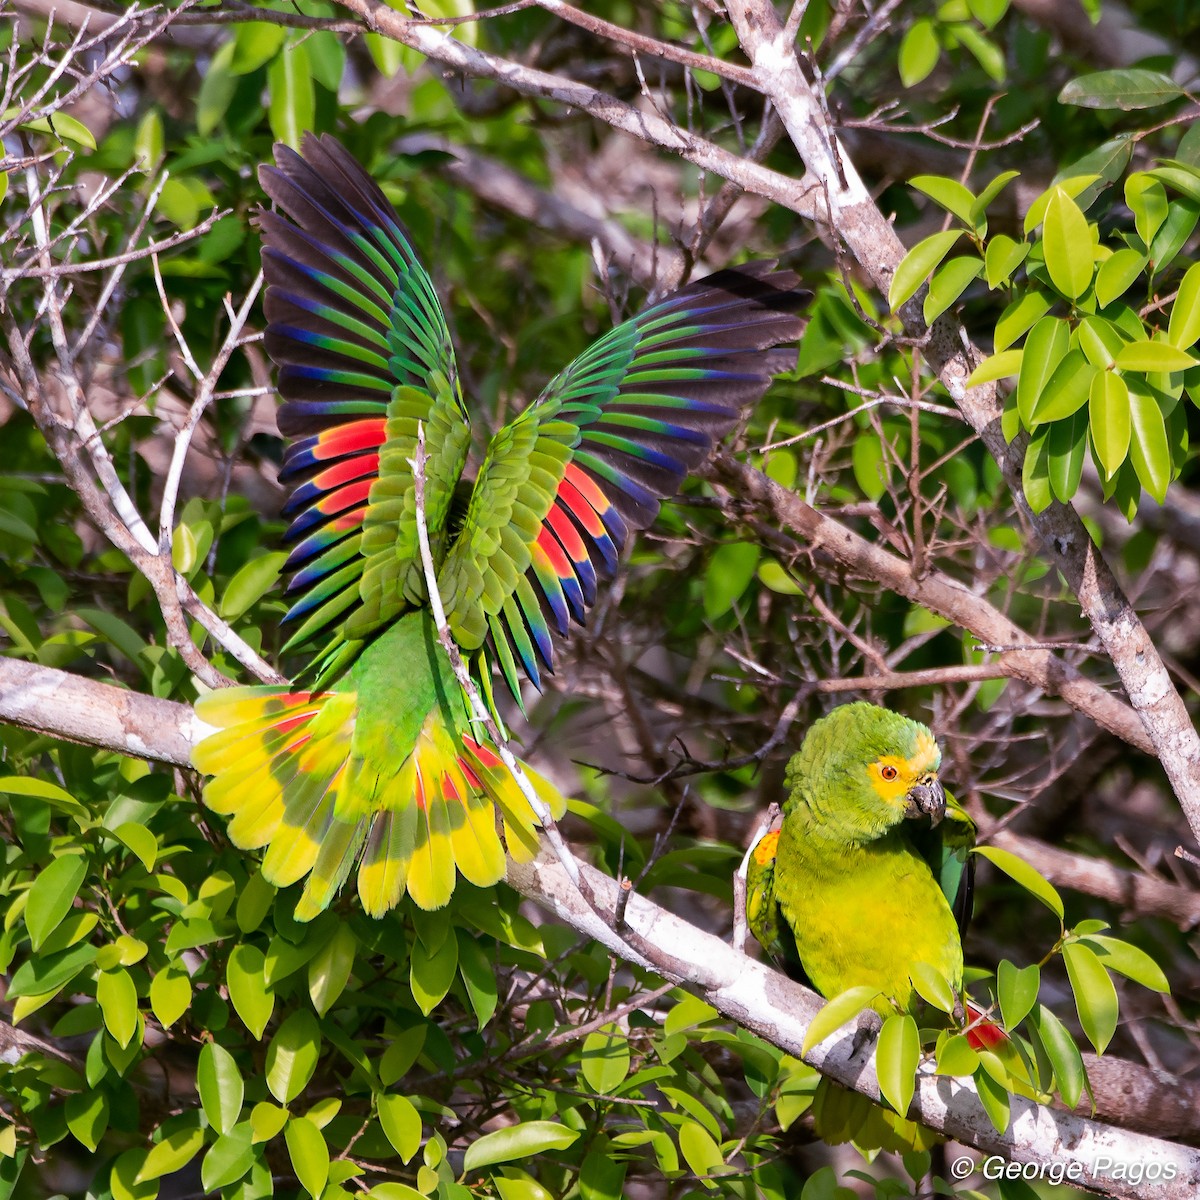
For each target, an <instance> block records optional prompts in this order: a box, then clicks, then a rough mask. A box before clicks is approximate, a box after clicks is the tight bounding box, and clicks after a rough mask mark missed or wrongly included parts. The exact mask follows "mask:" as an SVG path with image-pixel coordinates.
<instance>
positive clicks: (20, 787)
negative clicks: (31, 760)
mask: <svg viewBox="0 0 1200 1200" xmlns="http://www.w3.org/2000/svg"><path fill="white" fill-rule="evenodd" d="M0 793H5V794H7V795H9V796H36V797H37V798H38V799H40V800H45V801H46V803H47V804H49V805H50V807H51V808H54V809H57V810H58V811H59V812H63V813H66V814H67V816H69V817H74V818H76V819H77V820H79V821H80V822H81V823H84V824H85V825H86V824H87V823H89V822H90V821H91V818H92V814H91V813H90V812H88V810H87V809H86V808H84V806H83V805H82V804H80V803H79V801H78V800H76V799H75V797H74V796H72V795H71V793H70V792H67V791H64V790H63V789H62V788H60V787H59V786H58V784H57V783H51V782H49V780H46V779H36V778H34V777H33V776H26V775H10V776H7V777H6V778H0Z"/></svg>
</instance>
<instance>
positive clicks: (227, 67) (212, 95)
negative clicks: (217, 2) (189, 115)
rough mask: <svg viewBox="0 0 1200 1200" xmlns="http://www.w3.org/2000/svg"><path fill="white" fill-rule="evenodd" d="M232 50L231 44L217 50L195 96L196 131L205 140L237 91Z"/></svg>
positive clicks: (233, 51) (234, 49)
mask: <svg viewBox="0 0 1200 1200" xmlns="http://www.w3.org/2000/svg"><path fill="white" fill-rule="evenodd" d="M280 32H282V30H281V31H280ZM236 50H237V44H236V42H234V41H228V42H226V43H225V44H224V45H223V46H220V47H218V49H217V51H216V53H215V54H214V55H213V56H212V58H211V60H210V61H209V64H208V70H207V71H205V72H204V75H203V77H202V78H201V80H200V90H199V91H198V92H197V93H196V131H197V132H198V133H199V134H200V135H201V136H202V137H207V136H208V135H209V134H210V133H212V131H213V130H214V129H216V127H217V126H218V125H219V124H220V123H221V121H222V120H224V118H225V114H226V113H227V112H228V111H229V105H230V104H231V103H232V101H233V97H234V93H235V92H236V91H237V82H238V81H237V75H238V73H237V72H235V71H234V70H233V60H234V54H235V52H236Z"/></svg>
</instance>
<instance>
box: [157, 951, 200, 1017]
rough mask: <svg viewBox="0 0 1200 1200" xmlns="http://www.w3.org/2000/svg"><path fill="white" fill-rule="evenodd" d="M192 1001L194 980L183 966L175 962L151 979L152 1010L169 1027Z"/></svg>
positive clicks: (185, 1010)
mask: <svg viewBox="0 0 1200 1200" xmlns="http://www.w3.org/2000/svg"><path fill="white" fill-rule="evenodd" d="M191 1003H192V981H191V978H190V977H189V975H188V973H187V971H186V970H185V969H184V968H183V967H182V966H177V965H175V964H174V963H172V964H170V965H169V966H166V967H163V969H162V970H161V971H156V972H155V975H154V978H153V979H152V980H151V981H150V1011H151V1012H153V1013H154V1015H155V1017H156V1018H157V1019H158V1023H159V1024H160V1025H161V1026H162V1027H163V1028H164V1029H168V1028H170V1026H172V1025H174V1024H175V1022H176V1021H178V1020H179V1018H180V1017H181V1016H183V1014H184V1013H185V1012H187V1010H188V1008H189V1007H190V1005H191Z"/></svg>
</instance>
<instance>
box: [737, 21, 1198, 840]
mask: <svg viewBox="0 0 1200 1200" xmlns="http://www.w3.org/2000/svg"><path fill="white" fill-rule="evenodd" d="M729 15H730V19H731V21H732V22H733V24H734V27H735V29H736V30H737V34H738V38H739V40H740V42H741V44H742V47H743V49H744V50H745V51H746V53H747V55H748V56H749V57H750V60H751V62H752V63H753V64H754V69H755V72H756V73H757V75H758V80H759V85H760V87H761V88H762V90H763V91H764V93H765V94H766V95H767V96H768V97H769V98H770V99H771V101H772V102H773V103H774V104H775V106H776V108H777V109H778V111H779V115H780V117H781V118H782V120H783V123H784V125H785V127H786V128H787V131H788V134H789V135H790V137H791V139H792V141H793V143H794V144H795V146H796V149H797V150H798V151H799V153H800V156H801V158H802V159H803V160H804V165H805V167H806V168H807V171H808V174H809V176H810V177H811V178H813V179H814V180H816V181H819V184H820V187H821V189H822V197H823V200H824V205H825V207H826V210H827V213H828V219H829V221H830V223H831V224H832V225H833V226H834V227H835V228H836V229H837V231H838V233H839V235H840V236H841V237H842V239H843V240H844V241H845V243H846V245H847V246H849V247H850V250H851V252H852V253H853V254H854V256H855V258H856V259H858V261H859V263H860V264H861V266H862V267H863V269H864V270H865V271H866V272H867V274H868V275H869V277H870V279H871V281H872V283H873V284H874V285H875V287H876V289H877V290H878V291H879V292H880V294H881V295H885V296H886V295H887V292H888V286H889V284H890V283H891V279H892V275H893V274H894V272H895V269H896V267H897V265H898V264H899V262H900V260H901V259H902V258H903V257H904V252H905V247H904V245H903V244H902V243H901V241H900V239H899V237H898V236H897V235H896V232H895V230H894V229H893V228H892V226H891V225H890V224H889V223H888V221H887V219H886V218H885V217H884V215H883V213H882V212H880V210H879V208H878V207H877V206H876V204H875V203H874V201H873V200H872V199H871V197H870V195H869V194H868V192H867V190H866V187H865V186H864V184H863V181H862V180H861V179H860V178H859V176H858V173H857V172H856V171H855V169H854V164H853V163H852V162H850V161H849V160H848V158H847V157H846V154H845V151H844V149H843V148H842V147H841V145H840V144H839V142H838V140H837V137H836V134H835V133H834V131H833V130H832V129H831V128H830V126H829V123H828V121H827V118H826V112H825V108H824V105H823V104H822V102H821V97H820V96H819V95H818V93H817V91H816V90H815V89H814V88H813V87H812V86H811V85H810V84H809V82H808V81H807V80H806V79H805V77H804V74H803V72H802V71H801V69H800V64H799V62H798V61H797V59H796V52H795V47H794V45H793V44H792V43H791V42H790V41H788V40H787V39H786V38H785V37H784V30H783V26H782V24H781V22H780V20H779V18H778V16H777V15H776V12H775V9H774V7H773V6H772V5H771V4H770V2H769V0H733V2H732V3H730V5H729ZM920 300H921V294H920V293H919V294H918V296H917V297H916V298H914V299H913V300H911V301H909V303H908V304H906V305H904V306H903V308H902V309H901V311H900V316H901V318H902V320H903V321H904V325H905V330H906V332H907V333H908V334H909V335H910V336H912V337H916V338H924V337H926V335H927V334H928V337H927V341H926V343H925V354H926V356H927V358H928V360H929V362H930V364H931V366H932V367H933V368H934V370H935V371H936V372H937V374H938V376H939V377H940V378H941V380H942V382H943V384H944V385H945V387H946V389H947V390H948V391H949V393H950V395H951V396H952V397H953V399H954V401H955V403H957V404H958V406H959V408H960V409H961V410H962V413H963V415H964V416H965V417H966V418H967V421H968V422H969V423H970V425H971V426H972V428H973V429H974V430H975V431H976V433H978V434H979V436H980V438H981V439H982V441H983V443H984V445H985V446H986V447H987V449H988V452H989V453H990V454H991V455H992V457H993V458H994V459H995V460H996V462H997V463H998V464H999V466H1000V468H1001V470H1002V472H1003V473H1004V477H1005V480H1006V481H1007V483H1008V485H1009V487H1010V489H1011V491H1012V494H1013V496H1014V497H1015V498H1016V500H1017V502H1018V503H1019V504H1021V505H1022V506H1023V507H1024V508H1025V509H1026V513H1027V515H1028V517H1029V520H1030V521H1031V522H1032V523H1033V526H1034V528H1035V529H1036V530H1037V531H1038V534H1039V535H1040V536H1041V538H1042V541H1043V544H1044V545H1045V547H1046V551H1047V555H1048V557H1049V559H1050V561H1051V563H1052V564H1053V565H1054V566H1055V567H1056V568H1058V570H1060V571H1061V572H1062V574H1063V577H1064V578H1065V579H1066V580H1067V582H1068V584H1069V585H1070V587H1071V589H1072V591H1073V592H1074V593H1075V595H1076V597H1077V598H1078V600H1079V603H1080V606H1081V608H1082V609H1083V612H1084V614H1085V615H1086V617H1087V618H1088V620H1089V621H1090V622H1091V625H1092V628H1093V629H1094V630H1095V631H1096V635H1097V636H1098V637H1099V639H1100V642H1101V644H1102V645H1103V646H1104V649H1105V651H1106V653H1107V654H1108V656H1109V658H1110V659H1111V660H1112V663H1113V666H1114V667H1115V668H1116V670H1117V674H1118V675H1119V676H1120V679H1121V683H1122V684H1123V685H1124V688H1125V691H1126V693H1127V694H1128V696H1129V699H1130V702H1131V704H1132V705H1133V708H1134V709H1135V710H1136V712H1137V713H1138V715H1139V716H1140V717H1141V720H1142V723H1143V725H1144V726H1145V729H1146V733H1147V734H1148V735H1149V738H1150V740H1151V741H1152V742H1153V745H1154V752H1155V753H1156V754H1157V755H1158V758H1159V759H1160V761H1161V762H1162V765H1163V769H1164V771H1165V772H1166V774H1167V778H1168V779H1169V780H1170V781H1171V786H1172V788H1173V789H1174V790H1175V794H1176V796H1177V797H1178V798H1179V802H1180V805H1181V806H1182V808H1183V811H1184V813H1185V815H1186V816H1187V819H1188V822H1189V824H1190V825H1191V827H1192V832H1193V834H1194V835H1195V836H1196V837H1197V838H1198V839H1200V734H1198V733H1197V731H1196V729H1195V727H1194V725H1193V724H1192V720H1191V717H1190V716H1189V714H1188V711H1187V708H1186V707H1185V705H1184V703H1183V700H1182V698H1181V697H1180V695H1179V693H1178V692H1177V691H1176V689H1175V686H1174V684H1173V683H1172V681H1171V677H1170V675H1169V673H1168V671H1167V668H1166V665H1165V664H1164V663H1163V661H1162V659H1161V657H1160V656H1159V653H1158V651H1157V649H1156V648H1155V646H1154V643H1153V642H1152V641H1151V639H1150V636H1149V634H1148V633H1147V632H1146V629H1145V627H1144V626H1143V625H1142V623H1141V621H1140V620H1139V619H1138V616H1137V614H1136V612H1135V611H1134V609H1133V606H1132V605H1131V604H1130V602H1129V600H1128V598H1127V597H1126V596H1125V594H1124V592H1123V591H1122V590H1121V587H1120V584H1119V583H1118V582H1117V580H1116V577H1115V576H1114V575H1113V573H1112V570H1111V569H1110V568H1109V565H1108V563H1107V562H1106V561H1105V559H1104V556H1103V555H1102V554H1101V553H1100V550H1099V549H1098V547H1097V546H1096V545H1095V543H1094V542H1093V541H1092V539H1091V536H1090V535H1089V534H1088V532H1087V529H1086V528H1085V527H1084V525H1083V522H1082V521H1081V520H1080V519H1079V515H1078V514H1077V513H1076V512H1075V510H1074V509H1073V508H1072V507H1071V506H1070V505H1067V504H1059V503H1057V502H1056V503H1054V504H1051V505H1050V506H1049V507H1048V508H1047V509H1045V510H1044V511H1043V512H1040V513H1033V512H1031V511H1029V510H1028V506H1027V505H1026V504H1025V499H1024V492H1023V490H1022V485H1021V465H1022V462H1023V460H1024V455H1025V445H1026V439H1025V438H1024V437H1018V438H1017V439H1016V440H1015V441H1014V442H1012V443H1011V444H1009V443H1008V442H1006V441H1005V438H1004V434H1003V432H1002V431H1001V427H1000V403H999V400H998V397H997V392H996V388H995V385H989V386H986V387H977V388H971V389H969V390H968V389H967V387H966V380H967V377H968V376H969V375H970V373H971V371H972V370H973V369H974V367H975V365H976V364H977V363H978V362H979V361H980V359H981V357H982V356H981V355H980V353H979V351H978V350H977V349H976V348H975V347H974V346H972V345H971V343H970V340H969V339H968V337H967V334H966V332H965V330H963V329H962V327H961V326H960V325H958V323H957V322H956V321H954V320H952V319H950V318H948V317H943V318H941V319H940V320H938V321H937V322H935V324H934V326H933V327H932V328H931V329H927V328H926V326H925V323H924V319H923V317H922V313H921V305H920Z"/></svg>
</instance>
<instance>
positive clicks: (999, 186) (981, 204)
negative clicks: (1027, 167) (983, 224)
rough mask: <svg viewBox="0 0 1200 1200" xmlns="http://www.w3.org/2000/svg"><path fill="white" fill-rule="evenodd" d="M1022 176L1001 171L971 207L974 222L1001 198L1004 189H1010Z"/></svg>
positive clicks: (1018, 173)
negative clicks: (997, 198) (1015, 180)
mask: <svg viewBox="0 0 1200 1200" xmlns="http://www.w3.org/2000/svg"><path fill="white" fill-rule="evenodd" d="M1020 174H1021V173H1020V171H1001V172H1000V174H999V175H997V176H996V177H995V178H994V179H992V180H991V182H990V183H988V184H987V186H986V187H985V188H984V189H983V191H981V192H980V193H979V195H978V196H977V197H976V198H975V203H974V204H973V205H972V206H971V217H972V220H974V219H976V218H978V217H979V215H980V214H981V213H983V212H984V211H985V210H986V209H987V207H988V205H990V204H991V203H992V201H993V200H995V199H996V197H997V196H999V195H1000V193H1001V192H1002V191H1004V189H1005V188H1006V187H1008V185H1009V184H1010V183H1012V181H1013V180H1014V179H1018V178H1020Z"/></svg>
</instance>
